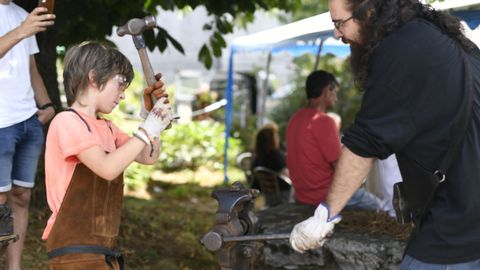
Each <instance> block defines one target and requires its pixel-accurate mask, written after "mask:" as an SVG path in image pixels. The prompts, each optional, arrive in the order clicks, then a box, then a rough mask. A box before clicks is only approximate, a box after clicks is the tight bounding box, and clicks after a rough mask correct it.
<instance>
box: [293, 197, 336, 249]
mask: <svg viewBox="0 0 480 270" xmlns="http://www.w3.org/2000/svg"><path fill="white" fill-rule="evenodd" d="M341 220H342V217H341V216H338V215H337V216H335V217H330V213H329V210H328V206H327V205H326V204H324V203H321V204H320V205H319V206H318V207H317V209H316V210H315V214H314V215H313V216H312V217H310V218H308V219H306V220H304V221H302V222H300V223H298V224H297V225H295V227H293V230H292V233H291V234H290V245H291V246H292V248H293V249H294V250H295V251H297V252H299V253H304V252H305V251H306V250H308V249H313V248H318V247H321V246H323V244H325V241H326V238H327V237H328V236H329V235H330V234H332V233H333V227H335V224H337V223H338V222H340V221H341Z"/></svg>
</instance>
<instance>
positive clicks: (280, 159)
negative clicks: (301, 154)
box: [251, 123, 292, 201]
mask: <svg viewBox="0 0 480 270" xmlns="http://www.w3.org/2000/svg"><path fill="white" fill-rule="evenodd" d="M254 148H255V149H254V150H255V151H254V155H253V160H252V171H253V170H254V169H255V168H256V167H265V168H267V169H270V170H272V171H275V172H276V173H278V174H281V175H284V176H286V177H287V179H288V180H289V178H288V177H289V173H288V169H287V163H286V160H285V154H284V153H283V152H282V151H281V149H280V138H279V135H278V127H277V125H276V124H275V123H268V124H265V125H264V126H263V127H261V128H260V129H259V130H258V131H257V133H256V135H255V147H254ZM277 180H278V184H279V189H280V192H281V193H282V196H284V197H285V198H286V199H285V201H288V200H289V198H290V194H291V191H292V190H291V189H292V186H291V183H289V182H286V181H285V178H284V177H278V179H277ZM251 187H252V188H255V189H259V190H260V191H262V189H261V187H260V185H259V183H258V181H257V180H256V179H255V177H254V178H253V182H252V185H251ZM262 192H264V191H262ZM265 195H267V194H265Z"/></svg>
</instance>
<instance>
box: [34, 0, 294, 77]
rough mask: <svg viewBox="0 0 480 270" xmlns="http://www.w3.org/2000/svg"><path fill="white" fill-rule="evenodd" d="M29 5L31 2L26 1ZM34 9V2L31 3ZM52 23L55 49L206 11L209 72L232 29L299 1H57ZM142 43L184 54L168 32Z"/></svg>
mask: <svg viewBox="0 0 480 270" xmlns="http://www.w3.org/2000/svg"><path fill="white" fill-rule="evenodd" d="M29 2H30V1H29ZM31 2H32V3H31V4H33V5H35V4H36V1H31ZM55 4H56V5H55V14H56V15H57V19H56V22H55V25H56V26H57V27H56V31H57V40H58V44H57V45H62V46H65V47H67V48H68V47H70V46H71V45H73V44H76V43H79V42H81V41H84V40H99V41H107V40H106V36H110V35H111V34H112V26H114V25H117V26H120V25H124V24H125V23H126V22H127V21H128V20H129V19H131V18H141V17H144V16H146V15H148V14H153V15H159V13H161V12H162V10H163V11H165V10H167V11H173V10H182V11H184V12H188V11H192V10H194V9H196V8H197V7H201V6H203V7H205V8H206V9H207V12H208V14H209V15H210V16H211V18H212V19H211V21H209V22H207V23H206V24H205V25H204V27H203V30H204V31H207V32H209V33H211V34H210V38H209V39H208V40H207V41H206V42H205V43H204V44H203V45H200V46H199V48H201V49H200V51H199V54H198V58H199V60H200V61H201V62H202V63H203V64H204V65H205V66H206V67H208V68H210V67H211V65H212V59H213V57H219V56H221V54H222V48H226V42H225V40H224V38H223V37H224V36H225V35H226V34H229V33H232V32H233V29H234V25H236V24H237V25H246V24H247V23H250V22H252V21H253V19H254V18H255V16H254V13H255V12H256V11H258V10H264V11H269V10H272V9H278V10H284V11H286V12H290V11H294V10H297V9H299V8H301V6H302V1H300V0H282V1H276V0H229V1H211V0H182V1H173V0H169V1H164V0H147V1H139V0H131V1H113V0H89V1H71V0H70V1H68V0H67V1H57V2H56V3H55ZM144 36H145V42H146V45H147V47H148V48H149V50H153V49H155V48H158V49H159V50H160V51H161V52H163V51H165V49H166V48H167V47H168V46H170V45H171V46H173V47H174V48H175V49H176V50H178V51H179V52H181V53H184V49H183V47H182V45H181V44H180V43H179V42H178V41H177V40H176V39H175V38H174V37H173V36H171V35H170V34H169V33H168V30H167V29H164V28H158V29H155V30H148V31H145V33H144Z"/></svg>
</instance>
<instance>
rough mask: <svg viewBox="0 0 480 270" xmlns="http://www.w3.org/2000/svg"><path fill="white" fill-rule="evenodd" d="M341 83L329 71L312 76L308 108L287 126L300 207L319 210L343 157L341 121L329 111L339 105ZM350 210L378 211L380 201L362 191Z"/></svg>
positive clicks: (289, 159) (291, 169)
mask: <svg viewBox="0 0 480 270" xmlns="http://www.w3.org/2000/svg"><path fill="white" fill-rule="evenodd" d="M337 89H338V82H337V80H336V79H335V77H334V76H333V75H332V74H331V73H328V72H326V71H323V70H317V71H314V72H312V73H311V74H310V75H308V77H307V80H306V83H305V90H306V92H307V99H308V104H307V106H306V107H305V108H301V109H300V110H298V111H297V112H296V113H295V114H294V115H293V116H292V117H291V118H290V120H289V122H288V125H287V131H286V133H287V136H286V137H287V165H288V170H289V172H290V178H291V179H292V183H293V186H294V188H295V200H296V202H297V203H301V204H307V205H314V206H317V205H318V204H320V203H321V202H323V201H324V200H325V196H326V194H327V190H328V188H329V187H330V184H331V182H332V178H333V173H334V170H335V165H336V163H337V160H338V158H339V156H340V135H339V126H340V121H339V119H334V118H332V117H330V116H329V115H328V114H327V113H326V111H327V110H328V109H330V108H332V107H333V105H335V102H336V101H337ZM349 206H350V207H357V208H365V209H371V210H376V209H378V208H379V203H378V200H377V198H376V197H375V196H373V195H372V194H370V193H368V192H366V191H365V190H364V189H359V190H358V191H357V192H356V193H355V196H354V197H353V198H352V199H351V200H350V202H349Z"/></svg>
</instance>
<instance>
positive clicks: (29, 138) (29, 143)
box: [0, 115, 45, 192]
mask: <svg viewBox="0 0 480 270" xmlns="http://www.w3.org/2000/svg"><path fill="white" fill-rule="evenodd" d="M0 138H1V139H0V140H1V142H0V192H7V191H9V190H11V189H12V184H14V185H17V186H21V187H25V188H33V186H34V184H35V174H36V171H37V163H38V158H39V156H40V153H41V152H42V149H43V144H44V143H45V138H44V132H43V125H42V123H40V121H39V120H38V118H37V115H33V116H32V117H30V118H29V119H27V120H25V121H23V122H20V123H18V124H15V125H12V126H9V127H5V128H0Z"/></svg>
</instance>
